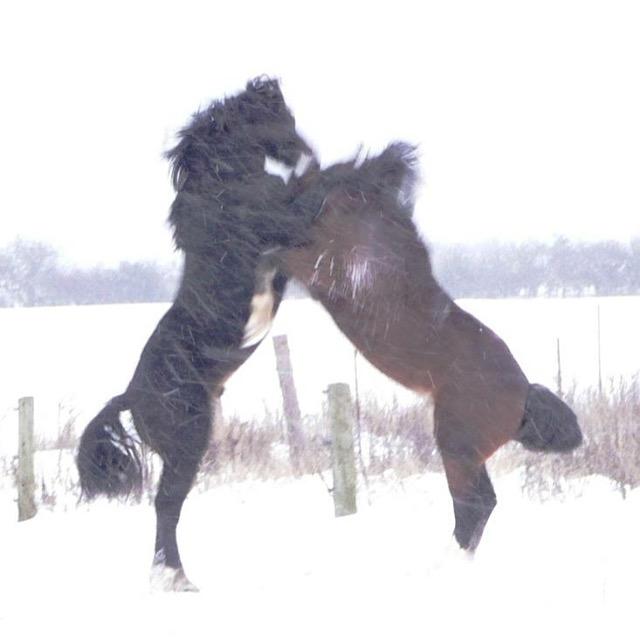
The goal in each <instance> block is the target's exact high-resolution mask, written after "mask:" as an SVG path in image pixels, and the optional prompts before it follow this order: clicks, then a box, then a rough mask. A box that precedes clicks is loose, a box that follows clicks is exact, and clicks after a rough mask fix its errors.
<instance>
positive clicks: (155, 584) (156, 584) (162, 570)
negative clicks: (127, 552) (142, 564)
mask: <svg viewBox="0 0 640 640" xmlns="http://www.w3.org/2000/svg"><path fill="white" fill-rule="evenodd" d="M149 583H150V585H151V590H152V591H192V592H196V591H198V587H196V586H195V585H194V584H193V583H192V582H191V581H190V580H189V579H188V578H187V576H186V575H185V573H184V569H182V568H180V569H176V568H174V567H167V565H166V564H165V553H164V549H160V551H158V552H157V553H156V555H155V557H154V558H153V564H152V565H151V575H150V576H149Z"/></svg>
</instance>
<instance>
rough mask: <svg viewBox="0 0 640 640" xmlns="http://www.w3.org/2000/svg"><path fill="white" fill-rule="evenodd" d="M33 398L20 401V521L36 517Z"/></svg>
mask: <svg viewBox="0 0 640 640" xmlns="http://www.w3.org/2000/svg"><path fill="white" fill-rule="evenodd" d="M33 467H34V465H33V398H20V400H19V401H18V478H17V480H18V520H19V521H20V522H21V521H23V520H28V519H29V518H33V516H35V515H36V511H37V510H36V501H35V489H36V482H35V473H34V470H33Z"/></svg>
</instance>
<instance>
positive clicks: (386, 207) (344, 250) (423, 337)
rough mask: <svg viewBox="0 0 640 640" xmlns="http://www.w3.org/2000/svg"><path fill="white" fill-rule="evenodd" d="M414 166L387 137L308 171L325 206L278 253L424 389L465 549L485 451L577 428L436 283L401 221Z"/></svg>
mask: <svg viewBox="0 0 640 640" xmlns="http://www.w3.org/2000/svg"><path fill="white" fill-rule="evenodd" d="M414 167H415V156H414V152H413V149H412V148H411V147H408V146H406V145H402V144H395V145H392V146H390V147H389V148H387V150H386V151H384V152H383V153H382V154H381V155H380V156H378V157H376V158H373V159H370V160H365V161H364V163H362V164H361V165H360V166H357V165H356V163H354V162H352V163H345V164H342V165H337V166H335V167H333V168H330V169H328V170H325V171H323V172H317V171H312V172H310V173H309V174H307V175H306V176H305V177H304V179H305V182H306V185H307V189H309V190H313V189H314V188H315V189H320V190H321V189H326V196H325V198H324V204H323V206H322V210H321V212H320V214H319V216H318V217H317V219H316V221H315V222H314V225H313V234H312V242H311V243H310V244H308V245H305V246H303V247H299V248H296V249H294V250H291V251H288V252H286V253H284V254H283V262H284V265H285V271H286V272H287V274H288V275H289V276H291V277H294V278H297V279H298V280H300V281H301V282H303V283H304V284H305V285H306V286H307V287H308V289H309V291H310V292H311V295H312V296H313V297H314V298H316V299H317V300H319V301H320V302H321V303H322V305H323V306H324V307H325V309H326V310H327V311H328V312H329V313H330V314H331V316H332V318H333V320H334V321H335V322H336V324H337V325H338V327H339V328H340V329H341V330H342V332H343V333H344V334H345V335H346V336H347V337H348V338H349V339H350V340H351V341H352V342H353V344H354V345H355V346H356V347H357V348H358V349H359V351H360V352H361V353H362V354H363V355H364V356H365V357H366V358H367V359H368V360H369V361H370V362H371V363H372V364H373V365H375V366H376V367H377V368H378V369H380V370H381V371H382V372H383V373H385V374H387V375H388V376H389V377H391V378H393V379H394V380H396V381H397V382H399V383H401V384H402V385H404V386H405V387H408V388H410V389H412V390H414V391H416V392H418V393H420V394H430V395H431V396H432V398H433V401H434V423H435V436H436V441H437V444H438V447H439V449H440V452H441V454H442V460H443V463H444V468H445V471H446V476H447V481H448V483H449V489H450V491H451V495H452V498H453V505H454V513H455V522H456V524H455V531H454V535H455V537H456V539H457V541H458V543H459V544H460V546H461V547H463V548H465V549H469V550H473V549H475V547H476V546H477V544H478V542H479V541H480V538H481V536H482V532H483V530H484V526H485V524H486V522H487V519H488V518H489V516H490V514H491V512H492V510H493V508H494V507H495V505H496V497H495V493H494V491H493V487H492V485H491V481H490V479H489V476H488V475H487V471H486V467H485V461H486V460H487V459H488V458H489V457H490V456H491V455H492V454H493V453H494V452H495V451H496V450H497V449H498V448H499V447H500V446H502V445H503V444H505V443H506V442H508V441H509V440H518V441H519V442H521V443H522V444H524V445H525V446H526V447H528V448H530V449H534V450H539V451H568V450H570V449H572V448H574V447H576V446H578V444H579V443H580V442H581V432H580V428H579V426H578V423H577V420H576V417H575V415H574V413H573V412H572V411H571V409H569V407H568V406H567V405H566V404H565V403H564V402H562V401H561V400H560V399H559V398H557V397H556V396H555V395H554V394H552V393H551V392H550V391H549V390H548V389H546V388H544V387H542V386H540V385H532V384H530V383H529V382H528V380H527V378H526V376H525V374H524V373H523V372H522V369H521V368H520V366H519V365H518V363H517V362H516V361H515V359H514V357H513V356H512V355H511V352H510V351H509V349H508V348H507V346H506V344H505V343H504V342H503V341H502V340H501V339H500V338H499V337H498V336H497V335H496V334H495V333H494V332H493V331H491V329H489V328H488V327H486V326H485V325H483V324H482V323H481V322H480V321H478V320H477V319H476V318H475V317H473V316H472V315H471V314H469V313H467V312H466V311H464V310H463V309H461V308H460V307H459V306H458V305H457V304H456V303H455V302H454V301H453V300H452V299H451V298H450V297H449V295H447V293H446V292H445V291H444V290H443V289H442V288H441V287H440V286H439V284H438V282H437V281H436V279H435V278H434V276H433V272H432V269H431V263H430V260H429V253H428V250H427V248H426V247H425V245H424V243H423V242H422V240H421V239H420V236H419V235H418V232H417V230H416V228H415V226H414V224H413V222H412V220H411V213H412V210H413V185H414V183H415V172H414ZM381 176H383V179H382V180H381V179H380V177H381ZM372 178H375V180H376V182H373V180H372ZM314 182H315V185H314Z"/></svg>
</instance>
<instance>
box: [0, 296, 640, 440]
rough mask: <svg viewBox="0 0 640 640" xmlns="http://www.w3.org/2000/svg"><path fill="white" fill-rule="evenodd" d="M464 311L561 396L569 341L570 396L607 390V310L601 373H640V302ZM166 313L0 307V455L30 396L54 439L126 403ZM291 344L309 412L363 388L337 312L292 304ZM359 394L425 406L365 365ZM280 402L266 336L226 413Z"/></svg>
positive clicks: (288, 318) (232, 390)
mask: <svg viewBox="0 0 640 640" xmlns="http://www.w3.org/2000/svg"><path fill="white" fill-rule="evenodd" d="M459 302H460V304H461V305H462V306H463V307H465V308H466V309H468V310H469V311H471V312H472V313H474V314H475V315H477V317H478V318H479V319H480V320H482V321H483V322H485V323H486V324H488V325H489V326H490V327H491V328H492V329H494V330H495V331H496V332H497V333H498V334H499V335H500V336H501V337H502V338H503V339H504V340H505V341H506V342H507V344H508V345H509V347H510V348H511V350H512V352H513V353H514V355H515V356H516V358H517V359H518V361H519V362H520V364H521V366H522V367H523V369H524V371H525V373H526V374H527V375H528V376H529V378H530V379H531V380H532V381H535V382H541V383H542V384H546V385H547V386H550V387H551V388H555V376H556V373H557V364H556V363H557V360H556V339H557V338H559V339H560V348H561V359H562V377H563V384H564V387H565V388H568V386H569V385H570V384H571V383H572V382H574V381H575V382H576V383H577V384H578V385H579V386H583V387H584V386H588V385H595V384H597V382H598V354H597V310H598V306H599V307H600V319H601V344H602V374H603V379H604V380H605V382H606V380H607V379H608V378H609V377H611V376H626V377H629V376H631V375H634V374H636V373H637V372H638V370H639V369H640V342H639V341H638V340H637V339H636V338H635V332H636V329H637V327H638V325H640V297H619V298H567V299H544V298H535V299H504V300H462V301H459ZM166 309H167V305H166V304H131V305H104V306H83V307H50V308H31V309H0V353H2V356H3V366H2V367H1V368H0V452H2V451H5V452H6V451H11V452H12V451H15V432H16V424H17V416H16V411H15V408H16V406H17V400H18V398H19V397H20V396H22V395H33V396H34V397H35V412H36V432H37V433H39V434H43V435H46V436H48V437H51V436H55V435H56V434H57V433H58V431H59V430H60V429H61V427H62V425H63V424H64V422H65V420H66V418H67V416H68V413H69V412H70V411H73V412H77V414H78V419H77V423H78V424H79V425H80V426H82V425H84V424H86V422H87V421H88V420H89V419H91V417H92V416H93V415H95V413H97V411H98V410H99V409H100V408H101V407H102V406H103V405H104V403H105V402H106V401H107V400H108V399H109V398H111V397H112V396H114V395H117V394H119V393H122V391H123V390H124V388H125V386H126V384H127V383H128V381H129V379H130V377H131V375H132V373H133V370H134V368H135V365H136V363H137V360H138V357H139V355H140V352H141V350H142V347H143V346H144V343H145V342H146V340H147V338H148V337H149V335H150V334H151V332H152V331H153V329H154V327H155V325H156V322H157V321H158V320H159V319H160V317H161V315H162V314H163V313H164V312H165V311H166ZM278 334H287V335H288V338H289V344H290V348H291V361H292V367H293V372H294V376H295V380H296V385H297V390H298V394H299V400H300V405H301V409H302V412H303V413H306V414H317V413H318V412H319V411H320V410H321V404H322V399H323V391H324V390H325V389H326V387H327V386H328V385H329V384H330V383H332V382H348V383H350V384H353V380H354V351H353V347H352V346H351V344H350V343H349V342H348V341H347V340H346V339H345V338H344V337H343V336H342V334H340V333H339V331H338V330H337V328H336V327H335V325H334V324H333V321H332V320H331V318H330V317H329V316H328V314H327V313H326V312H325V311H324V310H323V309H322V307H320V305H318V304H317V303H315V302H313V301H311V300H285V301H284V302H283V304H282V305H281V308H280V310H279V312H278V314H277V315H276V318H275V321H274V325H273V328H272V331H271V335H278ZM357 367H358V376H359V381H358V382H359V388H360V391H361V393H362V394H363V395H364V396H367V395H375V397H376V399H377V400H378V401H380V402H389V401H391V400H392V399H393V398H396V399H397V400H398V401H399V402H401V403H410V402H414V401H415V399H416V396H415V395H414V394H412V393H411V392H409V391H407V390H405V389H402V388H401V387H399V386H398V385H395V384H394V383H392V382H391V381H389V380H388V379H387V378H385V377H384V376H383V375H382V374H380V373H379V372H377V371H376V370H375V369H373V367H371V366H369V365H368V363H367V362H366V361H364V360H363V359H362V358H358V363H357ZM280 398H281V396H280V389H279V384H278V377H277V374H276V369H275V356H274V352H273V346H272V341H271V339H270V338H269V337H267V339H266V340H265V341H264V342H263V343H262V344H261V345H260V347H259V348H258V350H257V351H256V353H255V354H254V355H253V356H252V357H251V358H250V359H249V361H248V362H247V363H246V364H245V365H243V367H242V368H241V369H240V370H239V371H238V372H237V373H236V374H235V375H234V376H233V377H232V378H231V379H230V380H229V382H228V383H227V387H226V392H225V394H224V395H223V397H222V406H223V411H224V413H225V414H226V415H228V416H230V415H233V414H236V415H238V416H240V417H242V418H249V417H256V416H258V417H259V416H262V415H264V413H265V410H268V411H270V412H272V413H273V412H277V411H279V410H280V408H281V399H280Z"/></svg>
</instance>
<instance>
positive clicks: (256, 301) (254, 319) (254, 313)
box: [241, 269, 276, 348]
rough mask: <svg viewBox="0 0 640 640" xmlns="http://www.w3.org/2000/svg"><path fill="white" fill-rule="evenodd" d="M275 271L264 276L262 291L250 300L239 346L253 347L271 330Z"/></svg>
mask: <svg viewBox="0 0 640 640" xmlns="http://www.w3.org/2000/svg"><path fill="white" fill-rule="evenodd" d="M275 275H276V271H275V269H273V270H271V271H269V272H267V273H266V274H265V275H264V289H265V290H264V291H262V292H260V293H256V294H255V295H254V296H253V298H252V299H251V314H250V316H249V320H248V321H247V324H246V325H245V327H244V337H243V339H242V344H241V346H242V347H243V348H245V347H253V346H254V345H256V344H258V343H259V342H261V341H262V340H263V339H264V337H265V336H266V335H267V333H269V330H270V329H271V323H272V321H273V307H274V305H275V296H274V293H273V278H274V276H275Z"/></svg>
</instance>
